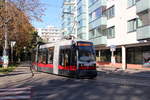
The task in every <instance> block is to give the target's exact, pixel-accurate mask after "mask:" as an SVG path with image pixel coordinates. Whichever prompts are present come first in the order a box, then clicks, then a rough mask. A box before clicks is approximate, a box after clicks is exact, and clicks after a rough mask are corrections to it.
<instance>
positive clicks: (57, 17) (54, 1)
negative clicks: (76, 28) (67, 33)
mask: <svg viewBox="0 0 150 100" xmlns="http://www.w3.org/2000/svg"><path fill="white" fill-rule="evenodd" d="M41 1H42V3H44V4H45V8H46V10H45V12H44V14H45V15H44V16H43V17H42V20H43V21H42V22H38V21H35V20H34V21H33V22H32V24H33V26H34V27H35V28H44V27H47V26H49V25H50V26H55V27H59V28H60V27H61V13H62V12H61V9H62V8H61V7H62V3H63V0H41Z"/></svg>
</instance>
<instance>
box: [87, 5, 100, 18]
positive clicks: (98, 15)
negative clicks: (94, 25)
mask: <svg viewBox="0 0 150 100" xmlns="http://www.w3.org/2000/svg"><path fill="white" fill-rule="evenodd" d="M101 16H102V7H100V8H97V9H96V10H94V11H93V12H92V13H90V14H89V20H90V21H93V20H95V19H97V18H99V17H101Z"/></svg>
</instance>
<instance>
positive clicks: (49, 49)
mask: <svg viewBox="0 0 150 100" xmlns="http://www.w3.org/2000/svg"><path fill="white" fill-rule="evenodd" d="M32 67H33V68H34V69H35V70H36V71H42V72H48V73H51V74H56V75H63V76H70V77H77V78H80V77H87V78H94V77H96V76H97V71H96V60H95V51H94V48H93V43H92V42H89V41H80V40H66V39H65V40H61V41H59V42H56V43H48V44H42V45H38V46H37V48H36V49H35V50H34V52H33V53H32Z"/></svg>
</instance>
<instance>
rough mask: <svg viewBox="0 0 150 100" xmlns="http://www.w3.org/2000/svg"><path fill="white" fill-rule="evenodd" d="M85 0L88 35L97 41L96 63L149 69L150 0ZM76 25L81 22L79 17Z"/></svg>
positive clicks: (107, 65)
mask: <svg viewBox="0 0 150 100" xmlns="http://www.w3.org/2000/svg"><path fill="white" fill-rule="evenodd" d="M79 1H80V2H81V1H84V0H79ZM86 1H87V2H86V3H88V14H87V13H85V15H84V17H86V18H88V21H86V22H84V21H83V22H84V24H87V22H88V25H87V26H88V27H86V29H87V30H88V31H87V32H86V33H85V37H88V40H91V41H92V42H93V43H94V45H95V49H96V59H97V62H98V63H97V64H98V65H100V66H104V67H105V66H106V67H110V66H113V67H117V68H122V69H126V68H129V69H149V68H150V1H149V0H86ZM82 5H83V3H82ZM82 5H80V6H82ZM77 8H78V5H77ZM77 15H78V14H77ZM87 16H88V17H87ZM82 18H83V17H82ZM77 20H78V19H77ZM77 26H78V27H79V26H80V23H79V21H78V24H77ZM77 33H78V34H79V33H80V31H78V30H77Z"/></svg>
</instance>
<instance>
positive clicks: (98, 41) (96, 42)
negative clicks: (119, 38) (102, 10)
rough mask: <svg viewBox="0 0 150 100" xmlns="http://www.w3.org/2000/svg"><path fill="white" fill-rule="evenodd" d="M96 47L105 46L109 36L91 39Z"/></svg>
mask: <svg viewBox="0 0 150 100" xmlns="http://www.w3.org/2000/svg"><path fill="white" fill-rule="evenodd" d="M90 41H92V42H93V43H94V45H105V44H106V43H107V36H101V37H97V38H93V39H90Z"/></svg>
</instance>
